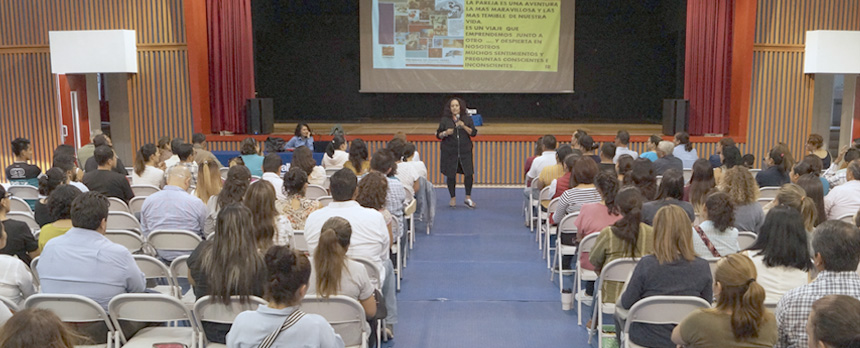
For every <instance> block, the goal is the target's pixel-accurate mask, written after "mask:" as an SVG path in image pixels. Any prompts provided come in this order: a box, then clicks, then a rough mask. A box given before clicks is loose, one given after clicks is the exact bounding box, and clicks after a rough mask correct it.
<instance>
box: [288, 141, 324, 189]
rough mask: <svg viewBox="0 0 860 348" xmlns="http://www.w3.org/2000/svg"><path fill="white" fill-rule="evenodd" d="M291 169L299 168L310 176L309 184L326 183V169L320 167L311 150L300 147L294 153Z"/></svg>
mask: <svg viewBox="0 0 860 348" xmlns="http://www.w3.org/2000/svg"><path fill="white" fill-rule="evenodd" d="M291 163H292V164H291V165H290V168H299V169H301V170H303V171H304V172H305V174H307V175H308V183H309V184H311V185H322V184H324V183H325V168H323V167H321V166H318V165H317V161H316V160H315V159H314V155H313V153H312V152H311V149H309V148H307V147H304V146H300V147H298V148H296V149H295V150H294V151H293V161H292V162H291Z"/></svg>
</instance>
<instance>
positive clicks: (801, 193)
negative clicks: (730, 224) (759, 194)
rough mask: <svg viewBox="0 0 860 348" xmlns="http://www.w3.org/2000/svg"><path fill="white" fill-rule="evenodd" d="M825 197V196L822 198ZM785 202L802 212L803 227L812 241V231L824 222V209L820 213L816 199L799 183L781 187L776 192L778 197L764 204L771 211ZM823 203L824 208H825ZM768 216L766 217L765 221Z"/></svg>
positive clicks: (766, 209)
mask: <svg viewBox="0 0 860 348" xmlns="http://www.w3.org/2000/svg"><path fill="white" fill-rule="evenodd" d="M822 199H823V198H822ZM780 204H783V205H787V206H789V207H792V208H794V209H795V210H797V211H799V212H800V215H801V218H802V219H803V227H804V229H805V230H806V232H807V233H809V238H808V239H809V241H810V242H811V241H812V231H813V230H814V229H815V226H818V224H820V223H822V222H824V219H823V217H824V214H823V211H822V212H821V213H819V211H818V207H817V206H816V204H815V200H813V199H812V197H809V196H807V194H806V190H805V189H803V187H800V186H799V185H797V184H785V185H782V187H780V188H779V191H777V193H776V197H775V198H774V199H773V201H771V202H770V203H768V204H767V205H766V206H764V209H765V211H770V209H773V208H774V207H776V206H778V205H780ZM823 208H824V207H823V205H822V210H823ZM766 220H767V217H765V221H766Z"/></svg>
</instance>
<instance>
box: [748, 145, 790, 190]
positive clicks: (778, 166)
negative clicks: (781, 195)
mask: <svg viewBox="0 0 860 348" xmlns="http://www.w3.org/2000/svg"><path fill="white" fill-rule="evenodd" d="M765 163H766V164H767V168H766V169H765V170H762V171H761V172H759V173H758V174H756V176H755V181H756V183H757V184H758V186H759V187H773V186H777V187H779V186H782V185H784V184H787V183H789V182H791V178H789V176H788V171H789V170H790V169H791V168H788V167H786V164H787V163H786V161H785V153H783V152H782V151H781V149H779V148H776V147H775V148H773V149H771V150H770V152H768V154H767V158H766V159H765Z"/></svg>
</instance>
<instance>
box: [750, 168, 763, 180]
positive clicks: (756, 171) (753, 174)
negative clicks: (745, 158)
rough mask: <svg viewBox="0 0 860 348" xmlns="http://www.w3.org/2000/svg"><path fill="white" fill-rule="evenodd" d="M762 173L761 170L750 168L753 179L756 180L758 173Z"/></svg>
mask: <svg viewBox="0 0 860 348" xmlns="http://www.w3.org/2000/svg"><path fill="white" fill-rule="evenodd" d="M760 172H761V169H752V168H750V174H751V175H752V176H753V179H755V177H756V175H758V173H760Z"/></svg>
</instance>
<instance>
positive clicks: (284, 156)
mask: <svg viewBox="0 0 860 348" xmlns="http://www.w3.org/2000/svg"><path fill="white" fill-rule="evenodd" d="M275 153H277V154H278V156H281V161H283V162H284V164H287V163H290V162H292V161H293V153H292V152H291V151H285V152H275ZM212 154H213V155H215V157H216V158H218V161H219V162H221V165H223V166H225V167H226V166H228V165H229V164H230V159H231V158H233V157H237V156H239V151H212ZM263 155H264V156H265V155H266V154H263ZM313 156H314V161H316V162H317V164H318V165H321V164H322V159H323V156H325V153H324V152H314V153H313Z"/></svg>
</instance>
